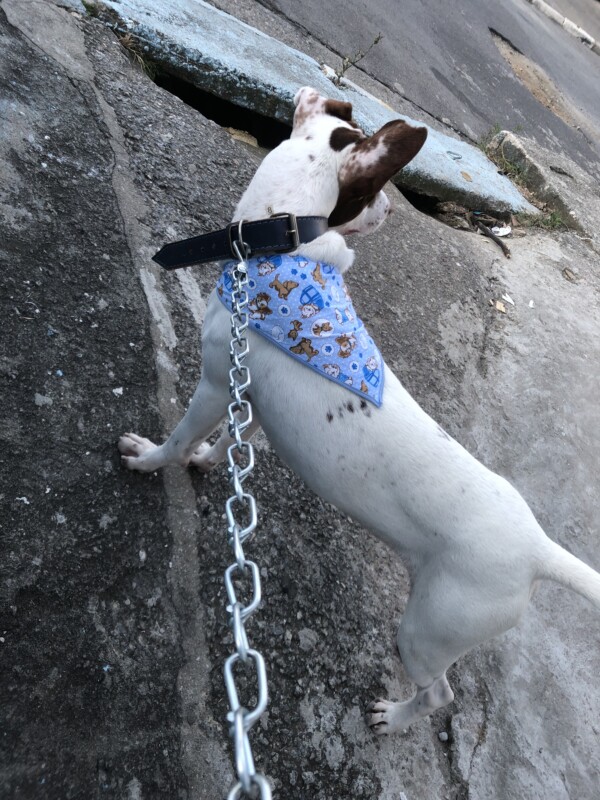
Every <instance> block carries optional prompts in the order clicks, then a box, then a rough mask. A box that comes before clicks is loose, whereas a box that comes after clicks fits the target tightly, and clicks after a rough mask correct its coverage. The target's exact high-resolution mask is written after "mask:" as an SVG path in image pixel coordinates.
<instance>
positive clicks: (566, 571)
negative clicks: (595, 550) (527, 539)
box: [538, 539, 600, 610]
mask: <svg viewBox="0 0 600 800" xmlns="http://www.w3.org/2000/svg"><path fill="white" fill-rule="evenodd" d="M538 575H539V577H540V578H549V579H550V580H551V581H556V582H557V583H561V584H562V585H563V586H567V587H568V588H569V589H573V591H574V592H577V594H580V595H582V596H583V597H585V598H587V599H588V600H590V601H591V602H592V603H593V604H594V605H595V606H596V608H597V609H598V610H600V574H599V573H598V572H596V571H595V570H594V569H592V568H591V567H588V565H587V564H584V563H583V561H580V560H579V559H578V558H577V557H576V556H574V555H572V553H569V552H568V551H567V550H565V549H564V548H563V547H561V546H560V545H559V544H557V543H556V542H553V541H552V540H551V539H547V540H546V547H544V549H543V553H542V559H541V560H540V563H539V568H538Z"/></svg>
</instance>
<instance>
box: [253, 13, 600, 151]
mask: <svg viewBox="0 0 600 800" xmlns="http://www.w3.org/2000/svg"><path fill="white" fill-rule="evenodd" d="M260 2H261V4H262V5H264V6H266V7H268V8H270V9H273V10H276V11H278V12H280V13H282V14H283V15H284V16H285V17H287V18H288V19H289V20H291V21H292V22H294V23H296V24H298V25H301V26H302V27H303V28H305V29H306V30H307V31H308V32H309V33H310V34H311V35H312V36H314V37H315V38H316V39H318V40H320V41H321V42H322V43H323V44H324V45H326V46H327V47H328V48H330V49H331V50H333V51H335V52H337V53H339V54H340V55H347V56H352V55H353V54H354V53H356V52H358V51H360V50H362V51H365V50H366V49H367V47H368V46H369V45H370V44H371V43H372V42H373V41H374V39H375V38H376V37H377V35H378V34H379V33H383V39H382V40H381V41H380V42H379V44H378V45H377V46H376V47H374V48H373V49H372V50H371V51H370V52H369V53H368V55H366V57H365V58H364V59H363V60H362V61H361V62H360V68H361V69H362V70H364V71H365V72H367V73H368V74H369V75H371V76H372V77H374V78H376V79H378V80H379V81H381V82H382V83H384V84H386V85H387V86H389V87H390V88H392V89H395V90H396V91H397V92H399V93H400V94H401V95H402V96H403V97H405V98H406V99H408V100H410V101H411V102H412V103H414V104H415V105H416V106H417V107H419V108H421V109H423V110H425V111H426V112H427V113H429V114H431V115H432V116H433V117H435V118H437V119H439V120H441V121H443V122H445V123H446V124H448V125H450V126H451V127H452V128H454V129H455V130H457V131H459V132H461V133H463V134H464V135H466V136H468V137H469V138H470V139H472V140H478V139H479V138H480V137H482V136H483V135H484V134H485V133H486V132H488V131H489V130H490V129H491V128H493V127H495V126H500V127H501V128H508V129H510V130H517V131H519V132H521V133H522V134H523V135H526V136H529V137H532V138H535V139H536V140H537V141H538V142H539V143H540V144H542V145H545V146H546V147H551V148H556V146H557V145H558V144H559V145H560V147H561V149H564V150H565V152H566V153H567V154H568V155H570V157H571V158H573V159H574V160H575V161H578V162H579V163H580V164H581V165H582V166H589V165H590V162H594V163H595V165H598V166H600V145H599V141H600V135H595V134H597V132H598V130H600V88H599V87H600V56H598V55H596V54H595V53H593V52H591V51H590V50H589V49H588V48H587V47H586V46H585V45H583V44H582V43H581V42H579V41H578V40H577V39H575V38H574V37H573V36H571V35H570V34H569V33H567V32H566V31H565V30H563V29H562V28H561V27H560V26H558V25H556V24H555V23H554V22H552V21H551V20H550V19H548V18H546V17H545V16H544V15H542V14H541V13H540V12H539V11H537V10H536V9H535V8H534V7H532V6H531V5H530V4H529V3H527V2H525V0H508V2H503V3H498V2H494V0H466V1H465V2H461V3H458V4H457V3H443V2H439V0H404V2H402V3H398V2H395V0H369V1H368V2H366V0H361V1H360V2H359V1H357V2H352V3H342V2H339V3H337V4H336V3H335V2H333V3H328V4H327V5H324V4H322V3H321V2H320V0H304V2H302V3H297V2H295V0H260ZM594 5H598V4H597V3H596V4H594ZM593 11H595V9H593ZM599 13H600V12H599ZM491 30H494V31H496V32H497V33H498V34H500V35H501V36H502V37H504V38H505V39H507V40H508V41H509V42H511V43H512V45H513V46H514V47H515V48H517V49H518V50H519V51H521V52H522V53H524V54H525V55H526V56H528V57H529V58H530V59H531V60H532V61H533V62H535V63H536V64H537V65H538V66H539V67H541V68H542V69H543V70H544V71H545V72H546V74H547V75H548V76H549V77H550V79H551V80H552V81H553V82H554V84H556V86H557V87H558V88H559V89H560V90H561V92H562V93H563V94H564V95H565V96H567V97H568V98H569V99H570V101H571V102H572V104H573V106H574V107H575V108H576V109H578V110H579V111H580V112H581V113H583V114H584V115H585V116H586V117H587V118H588V120H589V123H590V125H589V128H588V129H587V130H586V131H585V132H583V131H582V130H577V129H576V128H574V127H571V126H569V125H567V124H565V123H564V122H563V121H562V120H561V119H559V118H558V117H557V116H556V115H555V114H554V113H553V112H552V111H550V110H548V109H547V108H545V107H544V105H542V103H540V102H539V101H538V100H536V99H535V98H534V97H533V96H532V95H531V94H530V92H529V91H528V89H526V88H525V87H524V86H523V85H522V83H521V82H520V81H519V80H517V79H516V78H515V75H514V73H513V71H512V69H511V68H510V67H509V65H508V64H507V63H506V61H505V60H504V58H503V57H502V55H501V54H500V52H499V50H498V48H497V47H496V45H495V43H494V40H493V37H492V34H491V32H490V31H491ZM332 66H334V67H336V66H338V65H337V64H334V65H332Z"/></svg>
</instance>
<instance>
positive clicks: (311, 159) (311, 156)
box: [308, 153, 315, 161]
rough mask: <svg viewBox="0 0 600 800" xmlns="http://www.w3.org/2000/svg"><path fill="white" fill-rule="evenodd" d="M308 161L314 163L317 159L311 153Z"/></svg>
mask: <svg viewBox="0 0 600 800" xmlns="http://www.w3.org/2000/svg"><path fill="white" fill-rule="evenodd" d="M308 160H309V161H314V160H315V157H314V156H313V154H312V153H309V156H308Z"/></svg>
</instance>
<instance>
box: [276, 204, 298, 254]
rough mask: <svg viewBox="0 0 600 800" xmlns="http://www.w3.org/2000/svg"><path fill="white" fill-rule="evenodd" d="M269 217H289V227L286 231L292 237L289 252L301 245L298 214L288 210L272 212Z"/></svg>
mask: <svg viewBox="0 0 600 800" xmlns="http://www.w3.org/2000/svg"><path fill="white" fill-rule="evenodd" d="M269 219H287V221H288V223H289V228H288V230H287V231H286V233H287V234H288V235H289V236H291V237H292V244H291V246H290V248H289V250H287V252H288V253H290V252H291V251H292V250H297V249H298V248H299V247H300V234H299V233H298V221H297V220H296V215H295V214H292V213H291V212H289V211H288V212H284V213H283V214H271V216H270V217H269Z"/></svg>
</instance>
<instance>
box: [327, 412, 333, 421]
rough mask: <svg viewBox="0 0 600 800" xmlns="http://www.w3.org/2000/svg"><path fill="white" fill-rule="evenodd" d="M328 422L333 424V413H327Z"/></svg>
mask: <svg viewBox="0 0 600 800" xmlns="http://www.w3.org/2000/svg"><path fill="white" fill-rule="evenodd" d="M327 422H333V414H332V413H331V411H328V412H327Z"/></svg>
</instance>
